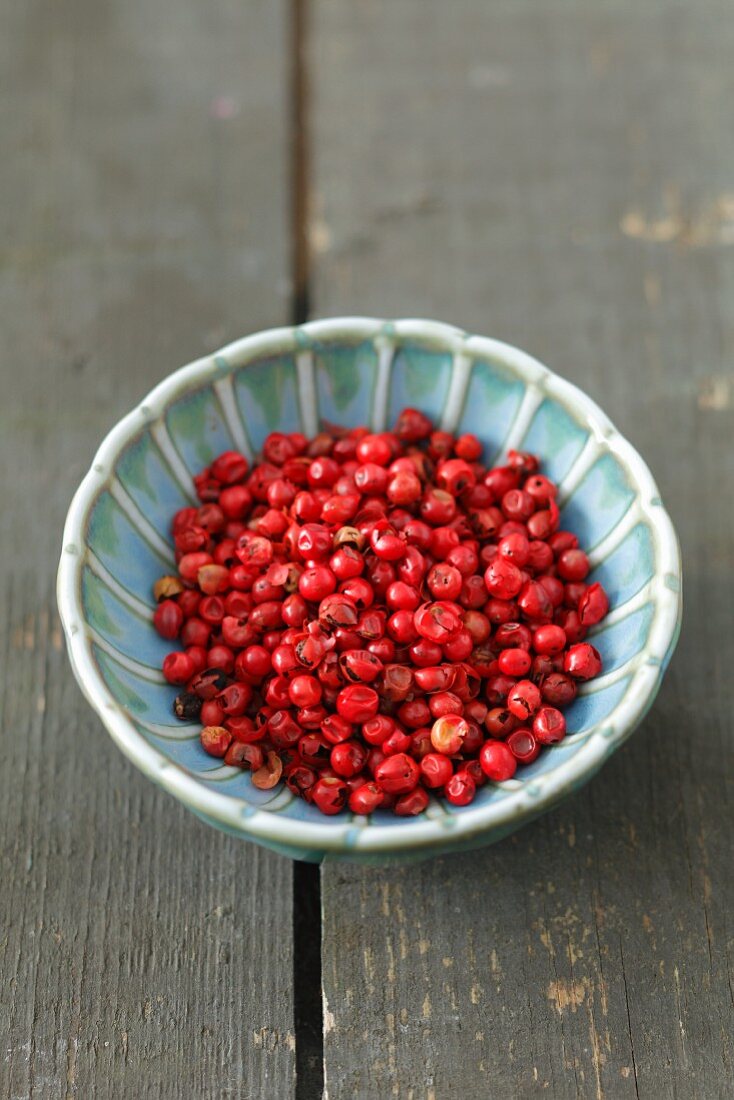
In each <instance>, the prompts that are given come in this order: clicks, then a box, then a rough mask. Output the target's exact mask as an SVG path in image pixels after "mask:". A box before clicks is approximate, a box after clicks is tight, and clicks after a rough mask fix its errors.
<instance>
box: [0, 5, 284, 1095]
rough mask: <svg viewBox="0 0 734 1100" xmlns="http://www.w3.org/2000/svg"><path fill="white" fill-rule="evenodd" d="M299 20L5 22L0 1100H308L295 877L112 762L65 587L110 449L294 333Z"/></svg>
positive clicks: (49, 11) (102, 9)
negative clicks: (91, 490)
mask: <svg viewBox="0 0 734 1100" xmlns="http://www.w3.org/2000/svg"><path fill="white" fill-rule="evenodd" d="M285 7H286V5H285V3H284V0H271V2H268V3H264V2H258V0H250V2H249V3H245V4H242V3H235V2H234V0H215V2H214V3H211V4H206V5H204V6H202V5H200V4H198V3H195V2H193V0H192V2H189V0H184V2H183V3H176V4H173V3H164V4H153V5H151V4H146V3H142V2H138V0H133V2H132V3H124V4H110V3H96V2H91V0H72V2H71V3H67V4H64V5H57V4H54V3H50V2H47V0H40V2H38V3H34V4H21V5H18V4H14V3H12V2H7V3H3V4H2V5H1V10H0V21H1V24H2V30H1V31H0V82H1V84H2V89H1V90H2V94H1V95H0V103H2V129H3V137H4V142H3V165H2V174H3V188H2V190H3V203H2V205H1V206H0V331H2V351H0V362H1V366H0V370H1V372H2V374H1V378H2V394H3V397H2V402H0V462H2V465H3V469H4V474H3V487H4V497H3V508H2V510H0V546H2V558H3V562H4V582H3V584H2V586H1V587H2V592H1V595H0V604H2V609H1V610H0V653H1V654H2V657H1V664H0V677H1V678H2V683H1V685H0V696H1V702H0V707H1V708H2V748H1V750H0V751H1V753H2V766H1V767H0V837H1V840H0V851H1V853H2V855H1V857H0V868H1V869H0V881H1V882H2V888H0V969H1V970H2V974H1V975H0V1019H2V1020H3V1024H4V1026H3V1029H2V1031H3V1051H2V1057H0V1094H1V1095H3V1096H10V1097H15V1098H22V1100H25V1098H27V1097H31V1096H34V1097H62V1096H68V1097H73V1096H78V1097H84V1098H87V1097H92V1096H94V1097H99V1098H100V1100H101V1098H104V1097H115V1100H117V1098H120V1097H131V1098H132V1097H135V1098H137V1097H144V1096H151V1097H159V1096H162V1097H187V1098H188V1097H191V1096H217V1097H219V1096H222V1097H225V1096H229V1097H238V1098H240V1097H252V1098H260V1097H263V1096H277V1097H289V1096H291V1095H292V1094H293V1087H294V1085H293V1072H294V1041H295V1040H294V1033H293V1006H292V965H293V963H292V949H291V939H290V929H291V906H292V894H291V879H292V871H291V865H290V863H289V862H288V861H286V860H282V859H280V858H278V857H275V856H271V855H269V854H267V853H265V852H263V851H261V850H259V849H256V848H254V847H251V846H249V845H245V844H243V843H241V842H238V841H236V840H234V839H230V838H227V837H224V836H223V835H221V834H219V833H216V832H214V831H213V830H211V829H209V828H207V827H205V826H204V825H202V824H200V823H199V822H197V821H196V819H195V818H194V817H193V816H191V815H190V814H188V813H187V812H186V811H185V810H184V809H183V808H181V807H179V806H178V805H177V804H176V803H175V802H174V801H173V800H171V799H169V798H167V797H166V796H165V795H164V794H162V793H161V792H159V791H157V790H156V789H155V788H153V786H152V785H151V784H150V783H149V782H148V781H147V780H145V779H144V778H143V777H142V776H140V775H139V774H138V773H137V771H136V770H135V769H134V768H133V767H132V766H131V765H130V764H128V763H127V762H126V761H125V760H124V759H123V758H122V756H121V755H120V754H119V753H118V752H117V751H116V750H115V749H114V748H113V747H112V745H111V744H110V743H109V741H108V740H107V739H106V737H105V735H104V733H103V731H102V729H101V726H100V723H99V722H98V721H97V720H96V718H95V717H94V715H93V714H92V713H91V711H90V709H89V708H88V706H87V705H86V703H85V702H84V701H83V700H82V698H81V695H80V693H79V691H78V689H77V688H76V685H75V684H74V682H73V680H72V676H71V672H70V669H69V666H68V662H67V660H66V656H65V654H64V653H63V652H62V642H61V634H60V630H59V625H58V621H57V617H56V612H55V606H54V601H53V592H52V588H53V574H54V571H55V567H56V560H57V555H58V552H59V549H60V540H61V527H62V522H63V517H64V513H65V511H66V507H67V505H68V501H69V499H70V496H71V493H72V491H73V489H74V487H75V486H76V484H77V483H78V481H79V480H80V478H81V475H82V474H83V472H84V471H85V469H86V468H87V466H88V464H89V462H90V461H91V458H92V455H93V452H94V448H95V447H96V445H97V443H98V442H99V440H100V439H101V436H102V434H103V432H104V431H105V430H107V428H108V427H110V426H111V425H112V424H113V423H114V422H115V420H116V419H117V418H118V417H119V416H120V415H121V414H122V413H123V412H125V411H126V410H127V409H128V408H130V407H131V406H132V405H133V403H134V402H135V401H137V400H139V399H140V398H141V397H142V396H143V394H144V393H145V392H146V390H147V389H148V388H149V387H150V386H151V385H152V384H153V383H154V382H155V381H157V380H158V379H160V378H161V377H162V376H163V375H164V374H165V373H166V372H167V371H168V370H170V369H172V368H173V367H175V366H178V365H179V364H181V363H183V362H186V361H187V360H188V359H191V358H195V357H196V356H198V355H200V354H202V353H203V351H204V350H206V349H211V348H212V347H216V346H217V345H218V344H219V343H220V342H223V341H225V340H227V339H231V338H234V337H235V336H237V335H241V334H242V333H243V332H245V331H247V330H253V329H257V328H260V327H263V326H266V325H268V324H271V323H283V322H284V321H287V319H288V294H289V288H288V278H287V271H288V248H289V245H288V225H287V222H288V200H287V195H286V187H287V166H286V146H287V143H286V137H285V135H286V132H287V119H288V112H287V109H286V102H285V97H286V90H287V73H286V71H285V70H286V65H287V56H286V51H285V49H284V41H285V38H286V34H285V25H284V24H285Z"/></svg>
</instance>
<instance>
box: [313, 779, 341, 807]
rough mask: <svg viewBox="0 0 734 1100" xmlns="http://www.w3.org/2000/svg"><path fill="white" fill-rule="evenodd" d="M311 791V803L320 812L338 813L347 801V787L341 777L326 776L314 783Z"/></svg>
mask: <svg viewBox="0 0 734 1100" xmlns="http://www.w3.org/2000/svg"><path fill="white" fill-rule="evenodd" d="M311 792H312V794H311V797H312V799H313V803H314V805H315V806H317V807H318V808H319V810H321V813H322V814H338V813H341V811H342V810H343V809H344V807H345V805H346V803H347V797H348V795H349V788H348V787H347V785H346V783H345V782H344V780H343V779H339V778H338V777H337V776H334V777H333V778H332V777H331V776H327V777H325V778H323V779H319V780H318V781H317V782H316V783H314V785H313V787H312V788H311Z"/></svg>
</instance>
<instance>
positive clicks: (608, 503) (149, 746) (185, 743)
mask: <svg viewBox="0 0 734 1100" xmlns="http://www.w3.org/2000/svg"><path fill="white" fill-rule="evenodd" d="M406 405H413V406H417V407H419V408H421V409H422V410H423V411H424V412H426V413H428V415H429V416H431V417H432V418H434V420H435V421H436V422H437V423H439V424H440V425H441V426H442V427H444V428H446V429H448V430H449V431H457V430H461V431H470V432H474V433H476V435H477V436H479V438H480V439H481V440H482V441H483V443H484V446H485V459H486V460H487V461H495V460H496V459H498V458H500V457H501V455H502V454H503V453H505V452H506V451H507V450H508V449H509V448H511V447H522V448H525V449H528V450H531V451H534V452H536V453H537V454H539V455H540V456H541V458H542V460H543V469H544V471H545V472H546V473H547V474H548V475H549V476H550V477H552V478H553V479H554V480H556V481H558V482H559V484H560V497H559V499H560V502H561V504H562V521H563V525H564V526H565V527H569V528H571V529H572V530H574V531H575V532H576V533H577V534H578V535H579V537H580V539H581V541H582V545H583V546H584V547H586V548H589V549H590V557H591V560H592V564H593V573H592V576H593V578H594V579H595V580H600V581H601V582H602V583H603V584H604V586H605V588H606V590H607V592H608V593H609V595H610V597H611V604H612V609H611V612H610V614H609V616H608V618H607V619H606V620H605V622H604V623H603V624H602V625H601V626H600V627H598V628H596V630H595V631H594V637H593V642H594V644H595V645H596V646H597V647H598V649H599V650H600V652H601V654H602V656H603V659H604V673H603V675H602V676H601V677H600V678H599V679H598V680H596V681H594V682H592V683H590V684H588V685H585V686H584V687H582V689H581V691H580V694H579V697H578V698H577V700H576V702H575V703H574V704H573V706H572V707H571V708H569V710H568V711H567V720H568V728H569V731H570V733H569V735H568V736H567V737H566V739H565V740H564V741H563V742H561V743H560V744H558V745H556V746H553V747H552V748H549V749H546V750H545V751H544V752H543V753H542V754H541V755H540V757H539V758H538V759H537V760H536V761H535V762H534V763H533V764H531V765H530V766H529V767H526V768H524V769H522V771H521V773H519V774H520V778H515V779H512V780H509V781H508V782H505V783H495V784H492V783H490V784H488V785H487V786H486V787H484V788H483V789H482V790H481V791H479V793H478V796H477V798H476V801H475V802H474V803H473V804H472V805H471V806H467V807H464V808H457V807H451V806H448V805H447V804H445V803H444V802H441V801H438V800H434V801H433V802H432V804H431V805H430V806H429V808H428V809H427V810H426V812H425V813H424V814H423V815H421V817H419V818H408V819H406V818H396V817H394V816H393V815H391V814H388V813H380V812H378V813H375V814H373V815H372V816H371V817H370V818H365V817H358V816H354V815H351V814H349V813H342V814H340V815H338V816H337V817H333V818H328V819H327V818H324V817H323V816H322V815H321V814H320V813H319V812H318V811H317V810H315V809H314V808H313V807H311V806H309V805H307V804H306V803H305V802H304V801H302V800H301V799H298V798H294V797H293V796H292V795H291V794H290V793H289V791H288V790H287V789H284V788H277V789H275V790H272V791H258V790H256V789H255V788H254V787H253V786H252V784H251V782H250V778H249V775H248V774H247V773H246V772H243V771H241V770H239V769H236V768H230V767H227V766H226V765H224V764H221V763H219V762H218V761H215V760H213V759H212V757H210V756H207V755H206V754H205V753H204V751H203V750H202V749H201V747H200V745H199V740H198V736H197V728H196V727H187V726H185V725H181V723H179V722H178V721H177V720H176V719H175V718H174V717H173V715H172V712H171V703H172V701H173V698H174V695H175V691H174V689H173V688H171V687H169V686H168V685H167V684H166V683H165V681H164V680H163V677H162V675H161V673H160V671H159V669H160V665H161V661H162V659H163V656H164V655H165V653H166V651H167V650H168V648H170V647H169V645H168V643H166V642H165V641H163V640H162V639H161V638H159V637H158V635H157V634H156V632H155V631H154V629H153V626H152V623H151V613H152V596H151V586H152V584H153V581H154V580H155V579H156V578H157V577H158V576H159V575H160V574H161V573H164V572H166V571H168V570H169V569H170V567H171V566H172V564H173V554H172V550H171V544H170V540H169V534H168V530H169V523H170V518H171V515H172V513H173V512H174V510H175V509H177V508H180V507H182V506H184V505H186V504H188V503H191V502H192V500H193V494H192V484H191V475H192V473H194V472H196V471H197V470H199V469H200V468H201V467H202V466H204V465H206V464H207V463H208V462H209V460H210V459H211V458H212V457H213V456H214V455H215V454H217V453H218V452H220V451H222V450H225V449H227V448H230V447H236V448H238V449H240V450H242V451H243V452H245V453H246V454H248V455H250V456H253V455H255V454H256V452H257V451H258V449H259V448H260V446H261V444H262V442H263V439H264V438H265V436H266V434H267V433H268V432H270V431H272V430H275V429H277V430H280V431H293V430H301V431H303V432H305V433H307V434H309V435H310V434H313V433H315V432H316V430H317V429H318V426H319V421H320V420H321V419H322V418H324V419H326V420H329V421H332V422H335V423H341V424H346V425H354V424H358V423H369V424H371V425H372V427H373V428H375V429H382V428H385V427H387V426H389V425H390V424H392V423H393V422H394V420H395V417H396V414H397V413H398V411H399V410H401V409H402V408H403V407H405V406H406ZM58 600H59V608H60V611H61V618H62V621H63V625H64V630H65V633H66V639H67V645H68V649H69V654H70V658H71V663H72V667H73V669H74V673H75V675H76V677H77V679H78V681H79V683H80V685H81V687H82V690H83V691H84V693H85V695H86V697H87V699H88V700H89V702H90V703H91V704H92V706H93V707H94V709H95V710H96V711H97V713H98V714H99V716H100V718H101V719H102V721H103V722H104V724H105V726H106V727H107V729H108V730H109V732H110V734H111V736H112V738H113V740H114V741H116V743H117V744H118V745H119V747H120V748H121V749H122V751H123V752H124V753H126V755H127V756H128V757H129V758H130V759H131V760H132V761H133V762H134V763H135V764H136V765H137V766H138V767H139V768H140V769H141V771H143V772H144V773H145V774H146V775H148V776H149V777H150V778H151V779H152V780H153V781H154V782H155V783H157V784H158V785H159V786H161V787H163V788H164V789H165V790H167V791H169V792H170V793H171V794H173V795H175V796H176V797H177V798H179V799H180V800H181V801H182V802H183V803H185V805H186V806H188V807H189V808H190V809H191V810H193V811H194V812H195V813H196V814H198V815H199V816H200V817H202V818H203V819H204V820H206V821H208V822H209V823H211V824H212V825H216V826H218V827H219V828H221V829H224V830H225V831H227V832H229V833H234V834H236V835H238V836H242V837H245V838H247V839H250V840H254V841H256V842H257V843H259V844H264V845H265V846H267V847H269V848H272V849H274V850H276V851H278V852H281V853H284V854H287V855H289V856H292V857H295V858H298V859H306V860H320V859H321V858H323V856H324V855H326V854H327V853H329V854H332V855H335V856H339V857H343V858H349V859H360V860H371V861H380V860H384V859H386V858H401V859H417V858H421V857H425V856H427V855H432V854H436V853H439V852H445V851H447V850H449V849H451V850H459V849H469V848H474V847H479V846H480V845H484V844H489V843H491V842H492V841H495V840H498V839H499V838H500V837H502V836H505V835H506V834H507V833H509V832H511V831H513V830H514V829H516V828H518V827H519V826H520V825H522V824H523V823H525V822H527V821H529V820H531V819H532V818H534V817H536V816H537V815H538V814H540V813H542V812H543V811H545V810H547V809H548V808H549V807H550V806H553V805H555V804H556V803H557V802H558V801H559V800H560V799H562V798H564V797H565V796H566V795H569V794H571V793H572V792H573V791H575V790H576V789H577V788H579V787H580V786H581V785H582V784H583V783H585V782H586V781H587V780H588V779H589V778H590V777H591V776H592V775H593V774H594V773H595V772H596V771H597V770H598V769H599V768H600V767H601V765H602V764H603V763H604V761H605V760H606V759H607V758H608V757H609V756H610V755H611V754H612V753H613V752H614V750H615V749H617V748H618V747H619V746H620V745H621V744H622V742H623V741H624V740H625V739H626V738H627V737H628V736H629V735H630V733H632V731H633V730H634V729H635V727H636V726H637V725H638V723H639V722H640V721H641V719H642V718H643V717H644V715H645V713H646V712H647V710H648V708H649V707H650V705H651V704H652V701H653V699H654V698H655V695H656V693H657V690H658V688H659V686H660V681H661V677H662V675H663V671H664V669H665V667H666V665H667V663H668V661H669V659H670V656H671V654H672V652H673V649H674V646H675V643H676V639H677V635H678V631H679V626H680V615H681V563H680V552H679V548H678V541H677V539H676V536H675V532H674V530H673V526H672V524H671V521H670V518H669V517H668V514H667V513H666V511H665V509H664V508H663V505H662V503H661V500H660V497H659V495H658V491H657V488H656V486H655V483H654V481H653V479H652V476H651V475H650V472H649V470H648V468H647V466H646V465H645V463H644V462H643V461H642V459H641V458H640V456H639V455H638V454H637V452H636V451H635V450H634V449H633V448H632V447H631V446H630V444H629V443H628V442H627V441H626V440H624V439H623V438H622V436H621V435H620V434H619V433H618V432H617V431H616V429H615V428H614V427H613V426H612V424H611V423H610V422H609V420H608V419H607V417H606V416H605V415H604V413H602V412H601V410H600V409H599V408H598V407H597V406H596V405H595V404H594V403H593V402H592V401H590V400H589V398H588V397H586V396H585V395H584V394H583V393H581V391H580V390H578V389H577V388H576V387H574V386H572V385H570V384H569V383H568V382H565V381H563V380H562V379H560V378H558V377H557V376H556V375H554V374H553V373H552V372H551V371H550V370H548V368H547V367H544V366H543V365H542V364H541V363H539V362H537V361H536V360H535V359H531V358H530V357H529V356H528V355H525V354H524V353H523V352H521V351H518V350H517V349H515V348H512V347H509V346H508V345H506V344H501V343H498V342H497V341H494V340H488V339H484V338H481V337H477V336H470V335H467V334H466V333H464V332H460V331H459V330H457V329H454V328H451V327H449V326H447V325H442V324H438V323H436V322H433V321H412V320H411V321H396V322H387V323H386V322H384V321H377V320H371V319H365V318H345V319H335V320H328V321H318V322H313V323H311V324H307V325H304V326H303V327H301V328H284V329H275V330H272V331H269V332H264V333H259V334H257V335H255V336H250V337H247V338H246V339H244V340H240V341H237V342H236V343H234V344H230V345H229V346H228V347H226V348H223V349H222V350H221V351H220V352H218V353H217V354H216V355H213V356H209V357H207V358H205V359H200V360H198V361H197V362H195V363H192V364H190V365H189V366H187V367H184V368H183V369H182V370H179V371H177V372H176V373H175V374H172V375H171V376H170V377H169V378H167V379H166V380H165V381H163V382H161V384H160V385H159V386H157V387H156V388H155V389H154V390H153V392H152V393H151V394H150V395H149V396H148V397H147V398H146V399H145V401H144V402H143V403H142V404H141V405H140V406H139V407H138V408H137V409H135V410H134V411H133V412H131V413H130V414H129V415H128V416H126V417H125V418H124V420H122V421H121V422H120V423H119V424H118V425H117V426H116V427H115V428H114V429H113V430H112V431H111V432H110V434H109V435H108V436H107V438H106V439H105V441H104V443H103V444H102V446H101V447H100V449H99V451H98V453H97V455H96V457H95V460H94V463H93V465H92V468H91V470H90V471H89V473H88V474H87V476H86V477H85V478H84V481H83V482H82V484H81V486H80V487H79V489H78V491H77V493H76V496H75V497H74V500H73V502H72V505H71V508H70V510H69V515H68V518H67V522H66V528H65V531H64V544H63V550H62V555H61V563H60V567H59V577H58Z"/></svg>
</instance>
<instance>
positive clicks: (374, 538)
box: [153, 409, 609, 815]
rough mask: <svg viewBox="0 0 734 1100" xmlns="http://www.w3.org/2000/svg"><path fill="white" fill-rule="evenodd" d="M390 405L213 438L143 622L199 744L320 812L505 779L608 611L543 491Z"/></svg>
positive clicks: (541, 482)
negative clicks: (379, 411) (162, 649)
mask: <svg viewBox="0 0 734 1100" xmlns="http://www.w3.org/2000/svg"><path fill="white" fill-rule="evenodd" d="M481 455H482V446H481V444H480V442H479V440H478V439H477V438H476V436H474V435H470V434H464V435H460V436H458V437H455V436H453V435H450V434H449V433H448V432H444V431H437V430H434V427H433V424H432V423H431V421H430V420H429V419H428V418H427V417H426V416H424V415H423V413H421V412H418V411H417V410H416V409H405V410H404V411H403V412H402V413H401V414H400V416H399V417H398V421H397V424H396V425H395V428H394V430H393V431H391V432H380V433H373V432H370V431H369V429H368V428H364V427H360V428H352V429H342V428H336V427H332V426H329V427H328V430H324V431H322V432H320V433H319V434H318V435H317V436H316V437H315V438H314V439H311V440H308V439H307V438H306V437H305V436H303V435H301V434H299V433H296V432H293V433H290V434H287V435H286V434H282V433H279V432H273V433H272V434H271V435H269V436H268V437H267V439H266V440H265V443H264V445H263V450H262V458H261V461H260V462H258V463H257V465H255V466H254V467H252V469H250V466H249V464H248V461H247V459H246V458H245V457H244V456H243V455H241V454H239V453H237V452H236V451H226V452H225V453H224V454H222V455H220V456H219V457H218V458H217V459H215V461H214V462H212V464H211V465H210V466H208V467H207V468H206V469H205V470H202V472H201V473H200V474H198V475H197V476H196V477H195V478H194V484H195V488H196V492H197V495H198V497H199V499H200V501H201V505H200V506H199V507H190V508H183V509H181V510H180V511H179V512H177V513H176V515H175V516H174V518H173V524H172V533H173V541H174V544H175V549H176V561H177V564H178V575H177V576H166V577H161V578H160V580H158V581H157V583H156V585H155V587H154V595H155V598H156V600H157V601H158V606H157V608H156V610H155V613H154V616H153V621H154V623H155V626H156V628H157V630H158V631H159V633H160V634H161V635H162V636H163V637H164V638H168V639H171V640H178V641H179V642H180V644H181V645H182V647H183V648H182V649H181V650H177V651H176V652H173V653H169V654H168V656H167V657H166V658H165V660H164V662H163V674H164V676H165V678H166V679H167V680H168V682H169V683H171V684H176V685H180V686H181V687H182V688H183V691H182V692H181V694H179V695H178V697H177V698H176V700H175V703H174V712H175V714H176V715H177V717H179V718H181V719H182V720H184V721H187V722H192V721H195V722H199V723H201V725H202V727H203V728H202V730H201V744H202V746H203V748H204V749H205V750H206V752H208V753H210V754H211V755H212V756H217V757H223V758H224V762H225V763H226V764H230V765H234V766H235V767H240V768H247V769H249V770H250V772H251V777H252V782H253V784H254V786H255V787H258V788H260V789H261V790H267V789H270V788H272V787H274V786H275V785H276V784H277V783H279V782H280V781H281V779H283V780H284V781H285V783H286V785H287V786H288V788H289V789H290V790H291V791H292V792H293V793H294V794H297V795H300V796H301V797H302V798H305V799H306V800H307V801H308V802H311V803H313V805H315V806H317V807H318V808H319V810H321V811H322V812H323V813H325V814H335V813H338V812H339V811H340V810H343V809H345V808H346V807H347V806H348V807H349V809H350V810H351V811H352V812H353V813H356V814H369V813H371V812H372V811H373V810H376V809H378V808H380V809H392V810H394V812H395V813H396V814H401V815H410V814H419V813H421V812H422V811H423V810H425V808H426V806H427V805H428V798H429V793H428V792H429V791H433V792H434V793H435V794H437V795H440V796H443V797H444V798H445V799H446V800H447V801H448V802H450V803H452V804H453V805H456V806H465V805H467V804H468V803H470V802H471V801H472V800H473V799H474V797H475V795H476V791H477V788H478V787H480V786H481V785H482V784H484V783H485V782H487V780H491V781H495V782H496V781H502V780H507V779H510V778H511V777H512V776H513V775H514V774H515V771H516V770H517V767H518V764H528V763H530V762H531V761H533V760H535V759H536V757H537V756H538V754H539V753H540V751H541V749H542V747H543V746H545V745H551V744H554V743H555V742H557V741H560V740H561V739H562V738H563V737H564V736H565V734H566V721H565V718H564V716H563V714H562V712H561V708H563V707H565V706H567V705H568V704H569V703H571V702H572V701H573V699H574V698H575V697H576V691H577V684H578V682H579V681H583V680H589V679H591V678H592V677H594V676H597V675H598V674H599V672H600V670H601V658H600V656H599V653H598V652H597V650H596V649H595V648H594V647H593V646H592V645H589V644H588V643H586V642H585V641H584V637H585V635H586V632H587V629H588V627H590V626H592V625H593V624H595V623H598V622H599V621H600V620H601V619H602V618H603V617H604V616H605V615H606V613H607V611H608V608H609V601H608V599H607V596H606V593H605V592H604V589H603V588H602V586H601V585H600V584H588V583H587V580H586V578H587V576H588V573H589V560H588V558H587V556H586V554H585V553H584V551H583V550H581V549H579V546H578V539H577V538H576V536H575V535H574V534H572V533H571V532H570V531H563V530H561V529H560V516H559V510H558V506H557V504H556V499H555V498H556V492H557V490H556V486H555V485H554V484H553V483H552V482H551V481H550V480H549V479H548V478H547V477H544V476H543V474H542V473H540V472H539V464H538V460H537V458H535V456H533V455H531V454H527V453H524V452H520V451H510V452H509V454H508V456H507V461H506V463H505V465H503V466H495V467H493V468H491V469H487V468H486V467H485V466H483V465H482V463H481Z"/></svg>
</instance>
